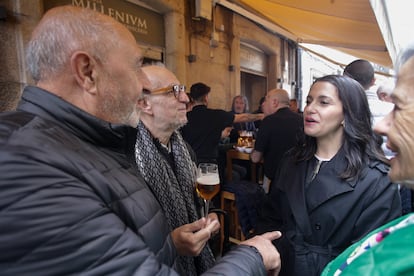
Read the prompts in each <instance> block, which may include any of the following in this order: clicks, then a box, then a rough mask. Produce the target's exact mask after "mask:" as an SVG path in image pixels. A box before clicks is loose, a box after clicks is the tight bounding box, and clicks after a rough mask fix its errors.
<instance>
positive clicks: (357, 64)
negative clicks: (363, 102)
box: [343, 59, 394, 127]
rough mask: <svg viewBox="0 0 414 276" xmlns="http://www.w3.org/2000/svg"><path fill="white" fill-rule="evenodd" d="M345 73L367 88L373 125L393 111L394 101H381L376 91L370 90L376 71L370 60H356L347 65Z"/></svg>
mask: <svg viewBox="0 0 414 276" xmlns="http://www.w3.org/2000/svg"><path fill="white" fill-rule="evenodd" d="M343 75H344V76H347V77H350V78H353V79H354V80H356V81H357V82H359V83H360V84H361V85H362V87H363V88H364V89H365V94H366V96H367V99H368V104H369V109H370V110H371V113H372V117H373V122H372V127H374V126H375V124H376V122H378V121H379V120H381V119H382V118H384V116H385V115H387V114H388V113H390V112H391V110H392V109H393V107H394V106H393V105H392V103H388V102H384V101H381V100H380V99H379V98H378V96H377V94H376V92H375V91H371V90H370V88H371V87H372V86H373V85H374V84H375V71H374V67H373V66H372V64H371V63H370V62H369V61H367V60H364V59H357V60H354V61H353V62H351V63H349V64H348V65H347V66H346V67H345V69H344V72H343Z"/></svg>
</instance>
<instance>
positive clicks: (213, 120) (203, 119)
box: [181, 82, 264, 180]
mask: <svg viewBox="0 0 414 276" xmlns="http://www.w3.org/2000/svg"><path fill="white" fill-rule="evenodd" d="M209 93H210V87H209V86H207V85H206V84H204V83H202V82H198V83H195V84H193V85H192V86H191V91H190V96H191V98H192V100H193V102H194V103H193V109H192V110H191V111H190V112H188V113H187V119H188V123H187V124H186V125H185V126H184V127H183V128H182V129H181V133H182V135H183V137H184V140H186V141H187V142H188V143H189V144H190V146H191V147H192V149H193V150H194V152H195V153H196V156H197V161H198V163H203V162H213V163H217V162H218V158H219V143H220V139H221V133H222V131H223V129H225V128H226V127H228V126H232V125H233V124H234V123H243V122H253V121H257V120H262V119H263V117H264V115H263V114H262V113H260V114H250V113H240V114H233V113H232V112H228V111H224V110H221V109H210V108H208V107H207V106H208V95H209ZM218 165H219V167H220V168H221V169H220V171H221V179H222V180H223V179H224V177H223V171H224V168H223V167H224V165H223V164H218Z"/></svg>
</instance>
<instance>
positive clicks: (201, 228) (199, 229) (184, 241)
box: [171, 215, 220, 256]
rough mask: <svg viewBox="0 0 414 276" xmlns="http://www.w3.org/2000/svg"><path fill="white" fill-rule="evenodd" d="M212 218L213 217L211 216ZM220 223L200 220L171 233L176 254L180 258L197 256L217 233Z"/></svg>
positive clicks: (212, 220)
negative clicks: (213, 234)
mask: <svg viewBox="0 0 414 276" xmlns="http://www.w3.org/2000/svg"><path fill="white" fill-rule="evenodd" d="M212 217H214V216H212ZM219 228H220V223H219V221H218V220H217V215H215V219H212V218H210V215H209V218H208V219H206V218H201V219H199V220H197V221H195V222H193V223H189V224H185V225H183V226H180V227H178V228H176V229H174V230H173V231H172V232H171V236H172V240H173V242H174V245H175V248H177V251H178V254H179V255H182V256H198V255H199V254H200V252H201V250H202V249H203V248H204V246H205V245H206V243H207V241H208V240H209V239H210V237H211V236H212V233H215V232H217V230H218V229H219Z"/></svg>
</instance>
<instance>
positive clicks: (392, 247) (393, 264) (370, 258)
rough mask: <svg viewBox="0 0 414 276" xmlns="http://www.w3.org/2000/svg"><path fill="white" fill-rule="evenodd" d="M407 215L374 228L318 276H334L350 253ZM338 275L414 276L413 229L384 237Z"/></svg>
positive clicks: (403, 229) (398, 231) (405, 229)
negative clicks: (373, 235) (374, 234)
mask: <svg viewBox="0 0 414 276" xmlns="http://www.w3.org/2000/svg"><path fill="white" fill-rule="evenodd" d="M409 215H412V213H411V214H408V215H405V216H403V217H400V218H398V219H396V220H393V221H391V222H390V223H388V224H386V225H384V226H382V227H380V228H377V229H376V230H374V231H372V232H371V233H369V234H368V235H367V236H366V237H365V238H363V239H362V240H361V241H359V242H357V243H355V244H353V245H352V246H350V247H348V248H347V249H346V250H345V251H344V252H343V253H342V254H341V255H339V256H338V257H337V258H335V259H334V260H333V261H332V262H330V263H329V264H328V265H327V266H326V267H325V269H324V271H323V272H322V274H321V275H322V276H328V275H334V273H335V271H336V270H337V269H338V268H339V267H340V266H341V265H342V264H343V263H344V262H345V261H346V259H347V258H348V256H349V255H350V254H351V253H352V252H353V251H354V249H355V248H356V247H357V246H359V245H360V244H361V243H363V242H364V241H365V239H366V238H367V237H369V236H370V235H372V234H373V233H376V232H379V231H382V230H383V229H385V228H388V227H390V226H393V225H395V224H397V223H399V222H400V221H401V220H403V219H405V218H407V217H408V216H409ZM340 275H353V276H355V275H370V276H376V275H378V276H379V275H381V276H382V275H387V276H391V275H404V276H405V275H414V225H409V226H406V227H404V228H402V229H399V230H396V231H395V232H394V233H392V234H391V235H389V236H387V237H386V238H385V239H384V240H383V241H382V242H381V243H379V244H378V245H376V246H375V247H373V248H371V249H369V250H368V251H367V252H365V253H363V254H362V255H361V256H359V257H358V258H356V259H355V260H354V261H353V262H352V263H351V264H350V265H348V267H347V268H345V270H344V271H343V272H342V273H341V274H340Z"/></svg>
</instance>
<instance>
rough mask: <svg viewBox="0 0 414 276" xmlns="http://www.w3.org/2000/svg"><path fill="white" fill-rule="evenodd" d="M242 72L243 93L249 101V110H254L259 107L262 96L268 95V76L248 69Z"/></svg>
mask: <svg viewBox="0 0 414 276" xmlns="http://www.w3.org/2000/svg"><path fill="white" fill-rule="evenodd" d="M240 73H241V75H240V82H241V85H240V87H241V95H244V96H246V98H247V100H248V101H249V112H254V111H256V110H257V109H258V107H259V103H260V98H262V97H264V96H265V95H266V92H267V78H266V77H265V76H261V75H257V74H253V73H250V72H246V71H242V72H240Z"/></svg>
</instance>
